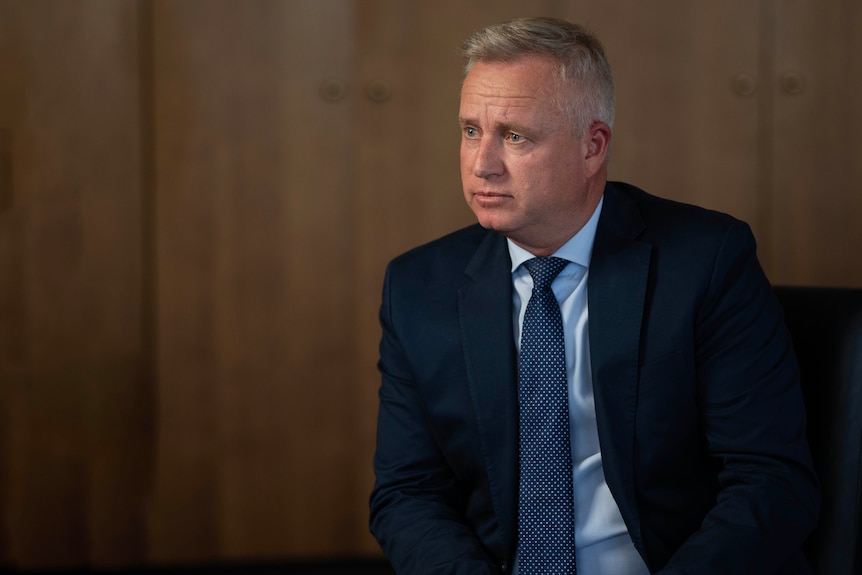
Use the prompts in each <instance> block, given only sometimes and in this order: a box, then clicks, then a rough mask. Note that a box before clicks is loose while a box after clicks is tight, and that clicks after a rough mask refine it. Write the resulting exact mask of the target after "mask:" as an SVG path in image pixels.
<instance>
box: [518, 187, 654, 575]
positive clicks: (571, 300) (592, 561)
mask: <svg viewBox="0 0 862 575" xmlns="http://www.w3.org/2000/svg"><path fill="white" fill-rule="evenodd" d="M603 202H604V198H602V200H600V201H599V205H598V206H597V207H596V209H595V211H594V212H593V215H592V216H591V217H590V219H589V221H588V222H587V223H586V224H585V225H584V227H583V228H581V230H580V231H578V233H576V234H575V235H574V236H573V237H572V238H571V239H570V240H569V241H568V242H566V243H565V244H564V245H563V246H562V247H561V248H560V249H558V250H557V251H556V252H554V254H553V255H554V256H555V257H559V258H563V259H566V260H568V261H569V262H570V263H569V265H567V266H566V267H565V268H564V269H563V271H562V272H560V274H559V275H558V276H557V277H556V279H555V280H554V282H553V283H552V284H551V289H552V290H553V292H554V295H555V296H556V297H557V302H558V303H559V304H560V312H561V313H562V316H563V331H564V337H565V348H566V369H567V372H568V375H567V377H568V386H569V429H570V431H571V441H572V468H573V474H572V475H573V476H572V481H573V483H574V496H575V545H576V547H577V552H576V553H577V569H578V573H579V575H604V574H608V575H648V573H649V570H648V569H647V567H646V564H645V563H644V561H643V559H642V558H641V556H640V554H639V553H638V552H637V550H636V549H635V547H634V544H633V543H632V541H631V538H630V537H629V534H628V529H627V528H626V525H625V523H624V522H623V518H622V515H621V514H620V510H619V507H618V506H617V503H616V501H615V500H614V498H613V496H612V495H611V492H610V490H609V489H608V485H607V482H606V480H605V474H604V470H603V468H602V453H601V448H600V447H599V435H598V428H597V426H596V409H595V402H594V400H593V382H592V375H591V371H590V339H589V310H588V306H587V276H588V275H589V268H590V257H591V255H592V251H593V241H594V239H595V236H596V228H597V226H598V222H599V215H600V213H601V211H602V204H603ZM508 244H509V255H510V256H511V260H512V282H513V284H514V288H515V289H514V295H513V321H514V328H515V345H516V347H517V348H518V350H519V351H520V348H521V326H522V324H523V322H524V312H525V311H526V308H527V302H528V301H529V299H530V295H531V294H532V291H533V279H532V277H531V276H530V273H529V272H528V271H527V269H526V268H525V267H523V266H522V265H521V264H523V263H524V262H525V261H527V260H528V259H530V258H532V257H534V256H533V254H531V253H530V252H528V251H527V250H525V249H523V248H521V247H519V246H517V245H515V244H514V243H513V242H512V241H511V240H509V241H508ZM513 573H514V574H515V575H517V573H518V562H517V560H516V561H515V568H514V571H513Z"/></svg>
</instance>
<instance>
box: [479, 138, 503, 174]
mask: <svg viewBox="0 0 862 575" xmlns="http://www.w3.org/2000/svg"><path fill="white" fill-rule="evenodd" d="M501 152H502V150H501V142H498V141H495V139H494V138H487V137H485V138H482V139H481V141H480V142H479V145H478V146H477V147H476V155H475V157H474V158H473V175H474V176H476V177H478V178H490V177H492V176H499V175H502V174H503V173H504V172H505V171H506V167H505V164H504V162H503V157H502V153H501Z"/></svg>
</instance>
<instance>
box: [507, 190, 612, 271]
mask: <svg viewBox="0 0 862 575" xmlns="http://www.w3.org/2000/svg"><path fill="white" fill-rule="evenodd" d="M604 201H605V197H604V195H602V197H601V198H600V199H599V203H598V205H597V206H596V209H595V210H593V215H591V216H590V219H589V220H587V223H586V224H584V226H583V227H582V228H581V229H580V230H578V232H577V233H576V234H575V235H573V236H572V237H571V238H569V241H567V242H566V243H564V244H563V245H562V246H560V248H559V249H558V250H557V251H555V252H554V253H553V254H551V255H552V256H554V257H558V258H563V259H564V260H568V261H570V262H575V263H576V264H578V265H581V266H583V267H585V268H589V267H590V258H591V257H592V255H593V241H594V240H595V239H596V229H597V228H598V226H599V215H600V214H601V212H602V204H603V203H604ZM506 243H507V244H508V245H509V258H510V259H511V260H512V271H513V272H514V271H515V270H516V269H518V266H520V265H521V264H522V263H524V262H525V261H527V260H529V259H532V258H534V257H536V256H534V255H533V254H531V253H530V252H528V251H527V250H525V249H524V248H522V247H520V246H518V245H516V244H515V242H513V241H512V240H510V239H508V238H506Z"/></svg>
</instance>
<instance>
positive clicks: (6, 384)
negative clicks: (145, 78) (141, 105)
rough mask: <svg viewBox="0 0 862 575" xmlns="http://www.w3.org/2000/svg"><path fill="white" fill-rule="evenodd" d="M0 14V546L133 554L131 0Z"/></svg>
mask: <svg viewBox="0 0 862 575" xmlns="http://www.w3.org/2000/svg"><path fill="white" fill-rule="evenodd" d="M0 10H2V13H0V37H2V38H3V40H2V43H3V45H2V48H3V52H6V50H9V53H7V54H6V55H5V56H4V58H3V63H2V68H3V74H2V81H0V82H2V90H0V91H2V94H3V96H2V97H0V107H2V111H0V128H2V129H3V130H4V131H5V133H6V134H7V138H6V143H5V148H6V149H5V151H6V152H7V153H8V156H7V160H6V162H7V164H6V167H5V168H4V170H5V177H6V178H7V184H8V185H10V186H11V187H12V188H13V189H14V197H11V199H10V195H9V194H7V195H6V196H5V197H6V198H7V200H6V201H5V203H4V208H5V209H4V211H3V212H2V214H0V278H2V279H0V310H2V311H0V342H2V346H0V381H2V387H3V392H2V393H3V402H2V403H3V408H2V409H3V412H4V413H3V417H2V421H3V423H2V426H3V429H2V435H3V437H4V439H3V442H2V443H3V447H2V448H0V457H2V459H3V461H2V463H0V466H2V468H3V473H2V475H3V479H2V480H0V489H2V491H3V493H2V495H0V498H2V501H3V503H4V504H3V506H2V511H0V514H2V518H3V524H4V530H3V534H4V539H5V540H4V543H3V546H2V548H3V549H4V554H5V557H6V560H7V561H11V562H15V563H18V564H23V565H29V566H34V567H52V566H66V565H74V564H85V563H98V564H112V563H115V562H120V561H129V560H134V559H136V558H143V557H144V555H145V552H146V549H145V544H146V543H145V539H144V537H145V529H144V528H145V524H144V522H143V504H144V498H145V493H146V489H147V485H146V477H147V474H146V473H145V472H144V469H142V467H144V468H145V467H147V466H148V465H149V462H148V460H147V453H148V446H149V433H148V429H149V428H148V422H149V420H150V418H151V415H152V414H151V411H150V407H151V401H149V399H150V393H151V387H150V386H149V385H148V382H146V381H144V380H143V379H142V378H141V356H140V349H141V336H140V326H141V316H140V300H141V283H142V278H141V268H140V249H141V245H140V229H141V221H140V212H139V206H140V198H141V189H140V185H139V178H140V165H139V149H138V144H139V139H138V136H139V124H138V116H137V111H138V101H137V96H138V94H137V84H136V64H137V32H136V30H137V28H136V25H137V22H136V15H137V12H136V6H135V3H134V2H130V1H118V2H112V3H94V2H82V3H66V2H54V1H37V2H22V1H7V2H4V3H3V4H2V7H0Z"/></svg>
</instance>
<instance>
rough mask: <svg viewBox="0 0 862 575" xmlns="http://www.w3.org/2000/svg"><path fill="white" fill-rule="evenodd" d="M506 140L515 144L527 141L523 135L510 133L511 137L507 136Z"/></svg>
mask: <svg viewBox="0 0 862 575" xmlns="http://www.w3.org/2000/svg"><path fill="white" fill-rule="evenodd" d="M506 139H507V140H509V141H510V142H512V143H513V144H520V143H521V142H525V141H526V140H527V138H526V137H524V136H522V135H521V134H516V133H515V132H509V135H508V136H506Z"/></svg>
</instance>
